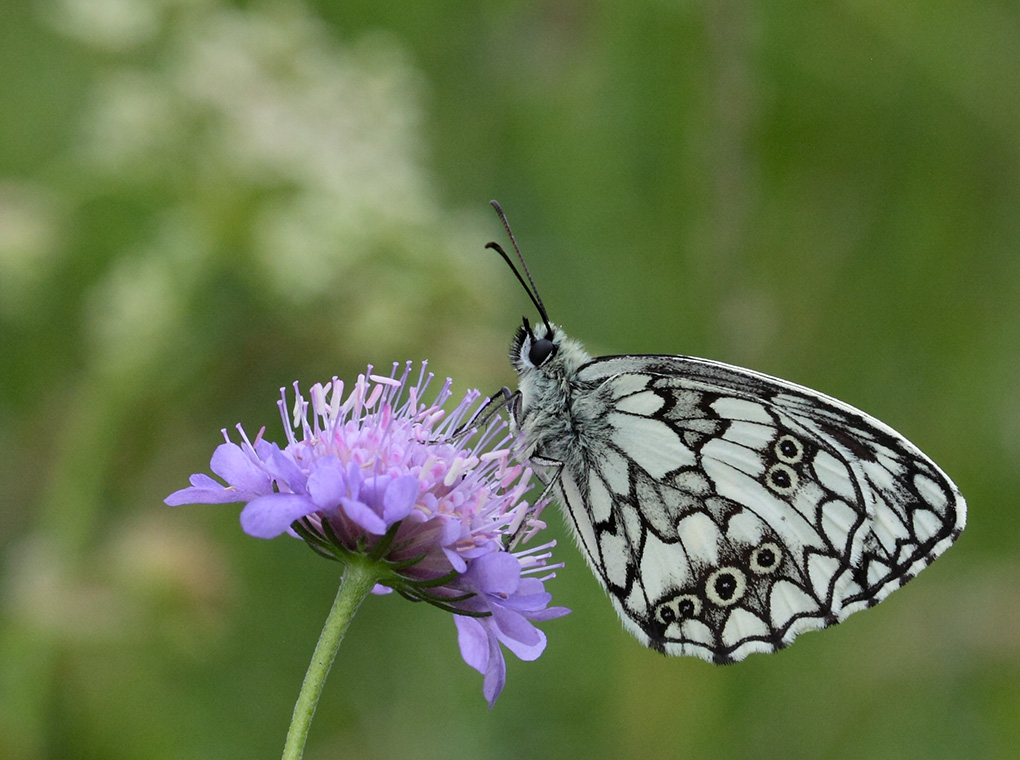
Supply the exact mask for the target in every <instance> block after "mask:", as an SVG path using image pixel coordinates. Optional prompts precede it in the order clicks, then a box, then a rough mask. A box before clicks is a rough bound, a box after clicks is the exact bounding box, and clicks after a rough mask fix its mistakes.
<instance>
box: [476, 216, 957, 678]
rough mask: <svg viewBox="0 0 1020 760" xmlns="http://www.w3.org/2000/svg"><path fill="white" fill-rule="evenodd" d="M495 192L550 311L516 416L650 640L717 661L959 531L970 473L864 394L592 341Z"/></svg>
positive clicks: (537, 333)
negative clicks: (590, 344) (547, 293)
mask: <svg viewBox="0 0 1020 760" xmlns="http://www.w3.org/2000/svg"><path fill="white" fill-rule="evenodd" d="M492 206H493V207H494V208H495V209H496V212H497V213H498V214H499V217H500V220H501V221H502V223H503V226H504V228H505V229H506V232H507V234H508V236H509V237H510V241H511V243H512V244H513V247H514V250H515V251H516V253H517V259H518V261H519V262H520V265H521V269H520V271H519V270H518V268H517V267H515V266H514V263H513V261H511V259H510V257H509V256H508V255H507V254H506V253H505V252H504V251H503V249H502V248H501V247H500V246H499V245H498V244H497V243H489V244H488V245H487V246H486V247H487V248H491V249H493V250H495V251H496V252H498V253H499V254H500V255H501V256H502V257H503V259H504V261H505V262H506V263H507V264H508V265H509V266H510V268H511V270H513V272H514V274H515V275H516V277H517V279H518V281H519V282H520V284H521V285H522V286H523V287H524V289H525V290H526V291H527V292H528V295H529V297H530V299H531V301H532V303H533V304H534V306H535V307H536V308H537V310H538V312H539V315H540V316H541V323H540V324H536V325H534V326H532V325H531V324H530V323H529V322H528V319H527V318H526V317H525V318H524V320H523V324H522V325H521V327H519V328H518V329H517V332H516V335H515V336H514V339H513V343H512V345H511V348H510V361H511V363H512V365H513V368H514V369H515V370H516V372H517V375H518V381H519V386H518V390H517V392H516V393H514V394H509V393H508V397H507V404H508V407H509V410H510V416H511V420H512V426H513V428H514V429H515V431H516V433H517V435H518V437H519V439H520V442H521V449H522V454H523V455H524V456H526V457H527V458H529V459H530V461H531V462H533V463H534V464H536V465H538V468H539V469H540V470H543V471H544V474H543V473H540V477H542V479H543V480H544V482H546V484H547V486H548V487H549V488H550V489H551V491H552V493H553V494H554V496H555V497H556V499H557V501H559V503H560V505H561V506H562V507H563V512H564V514H565V516H566V518H567V521H568V522H569V524H570V526H571V528H572V529H573V533H574V537H575V538H576V541H577V544H578V546H579V547H580V549H581V551H582V553H583V554H584V556H585V558H586V560H587V561H588V565H589V566H590V567H591V569H592V571H593V572H594V574H595V577H596V578H597V579H598V580H599V582H600V583H601V584H602V586H603V587H604V588H605V590H606V591H607V592H608V594H609V597H610V599H611V600H612V603H613V606H614V607H615V608H616V611H617V613H619V616H620V619H621V620H622V621H623V625H624V627H625V628H626V629H627V630H629V631H630V632H631V633H632V634H633V635H634V636H636V637H637V639H638V640H639V641H641V643H642V644H644V645H645V646H648V647H651V648H653V649H656V650H658V651H660V652H663V653H665V654H669V655H693V656H695V657H700V658H702V659H705V660H708V661H710V662H715V663H729V662H735V661H738V660H742V659H744V657H746V656H747V655H748V654H751V653H753V652H773V651H775V650H777V649H780V648H782V647H785V646H787V645H788V644H790V642H792V641H793V639H794V638H795V637H796V636H798V635H799V634H801V633H804V632H805V631H811V630H817V629H821V628H825V627H827V626H829V625H832V624H834V623H838V622H841V621H843V620H845V619H846V618H847V617H848V616H849V615H851V614H852V613H854V612H857V611H858V610H861V609H865V608H867V607H871V606H874V605H875V604H877V603H878V602H880V601H882V600H883V599H884V598H885V597H886V596H888V595H889V594H890V593H892V592H893V591H895V590H896V589H898V588H899V587H900V586H902V585H903V584H904V583H906V582H907V581H908V580H910V579H911V578H913V577H914V576H915V575H917V574H918V573H919V572H920V571H921V570H923V569H924V568H926V567H927V566H928V565H929V564H930V563H931V562H932V561H933V560H934V559H935V558H936V557H938V556H939V555H940V554H941V553H942V552H943V551H945V550H946V549H947V548H948V547H949V546H950V545H951V544H952V543H953V542H954V541H955V540H956V538H957V536H959V535H960V533H961V531H962V530H963V528H964V525H965V523H966V504H965V502H964V499H963V497H962V496H961V494H960V492H959V490H958V489H957V487H956V486H955V485H954V484H953V482H952V481H951V480H950V479H949V478H948V477H947V476H946V474H945V473H944V472H943V471H942V470H941V469H939V467H938V466H937V465H936V464H935V463H934V462H932V461H931V459H929V458H928V457H927V456H925V455H924V454H923V453H922V452H921V451H920V450H919V449H918V448H917V447H916V446H914V445H913V444H912V443H910V442H909V441H908V440H907V439H906V438H904V437H903V436H902V435H900V434H899V433H897V432H896V431H895V430H893V429H892V428H890V427H888V426H887V425H885V424H883V423H882V422H880V421H878V420H877V419H875V418H874V417H871V416H869V415H867V414H865V413H864V412H862V411H860V410H858V409H855V408H854V407H852V406H850V405H849V404H845V403H843V402H841V401H837V400H836V399H834V398H831V397H829V396H826V395H824V394H822V393H818V392H817V391H813V390H810V389H809V388H805V387H803V386H800V385H796V384H794V383H791V382H787V381H785V380H780V379H778V378H775V377H770V376H769V375H765V374H761V373H759V372H754V371H752V370H747V369H741V368H739V367H735V366H731V365H728V364H723V363H721V362H716V361H710V360H708V359H697V358H693V357H689V356H670V355H662V356H639V355H621V356H602V357H598V358H594V359H593V358H592V357H591V356H589V355H588V354H587V353H586V352H585V350H584V348H583V347H582V346H581V344H580V343H578V342H577V341H575V340H572V339H571V338H568V337H567V336H566V335H565V334H564V332H563V331H562V329H561V328H560V327H559V326H557V325H555V324H553V323H552V322H550V321H549V317H548V313H547V312H546V309H545V306H544V304H543V303H542V300H541V298H540V297H539V294H538V290H537V288H536V287H535V283H534V280H533V279H532V277H531V274H530V272H529V271H528V268H527V264H526V263H525V261H524V257H523V256H522V255H521V252H520V248H518V246H517V241H516V240H515V239H514V236H513V233H512V232H511V230H510V226H509V224H508V223H507V221H506V216H505V215H504V214H503V211H502V209H501V208H500V206H499V204H498V203H497V202H496V201H493V202H492ZM521 271H523V272H524V275H526V276H527V281H525V278H524V276H522V274H521ZM529 285H530V287H529Z"/></svg>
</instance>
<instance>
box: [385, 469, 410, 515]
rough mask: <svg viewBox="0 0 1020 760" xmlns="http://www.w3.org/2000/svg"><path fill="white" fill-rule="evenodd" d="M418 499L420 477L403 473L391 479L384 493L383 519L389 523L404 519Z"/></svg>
mask: <svg viewBox="0 0 1020 760" xmlns="http://www.w3.org/2000/svg"><path fill="white" fill-rule="evenodd" d="M417 499H418V478H416V477H415V476H414V475H402V476H401V477H399V478H395V479H394V480H391V481H390V482H389V484H388V485H387V486H386V490H385V492H384V493H383V520H385V521H386V524H387V525H392V524H393V523H395V522H398V521H400V520H403V519H404V518H405V517H407V516H408V515H409V514H411V510H412V509H414V503H415V501H416V500H417Z"/></svg>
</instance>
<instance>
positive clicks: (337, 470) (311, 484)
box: [308, 459, 348, 512]
mask: <svg viewBox="0 0 1020 760" xmlns="http://www.w3.org/2000/svg"><path fill="white" fill-rule="evenodd" d="M308 495H309V496H311V497H312V501H314V502H315V503H316V504H317V505H318V506H319V509H322V510H324V511H327V512H336V509H337V507H338V506H339V505H340V500H341V499H343V498H346V497H347V496H348V491H347V473H346V472H344V468H343V466H342V465H341V464H340V462H339V461H337V460H328V459H327V460H319V462H318V463H317V466H316V467H315V468H313V470H312V474H311V475H309V476H308Z"/></svg>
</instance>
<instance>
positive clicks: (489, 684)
mask: <svg viewBox="0 0 1020 760" xmlns="http://www.w3.org/2000/svg"><path fill="white" fill-rule="evenodd" d="M490 655H491V656H490V657H489V666H488V668H486V670H485V678H484V679H483V680H482V696H484V697H485V699H486V701H487V702H488V703H489V709H490V710H491V709H492V706H493V705H494V704H496V698H497V697H498V696H499V695H500V693H501V692H502V691H503V687H504V686H505V685H506V660H504V659H503V650H501V649H500V648H499V645H498V644H496V643H495V642H493V644H492V649H491V652H490Z"/></svg>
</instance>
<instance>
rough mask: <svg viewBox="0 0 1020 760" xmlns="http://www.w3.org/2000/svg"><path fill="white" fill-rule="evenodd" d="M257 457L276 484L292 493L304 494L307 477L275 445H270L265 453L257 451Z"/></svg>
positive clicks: (284, 452)
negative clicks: (284, 486) (260, 459)
mask: <svg viewBox="0 0 1020 760" xmlns="http://www.w3.org/2000/svg"><path fill="white" fill-rule="evenodd" d="M259 456H261V457H262V461H263V462H265V464H266V467H267V468H268V470H269V472H271V473H272V477H273V479H274V480H275V481H276V482H277V483H280V484H285V485H286V486H287V487H288V488H289V489H290V490H291V491H293V492H294V493H300V494H303V493H305V492H306V483H307V480H308V476H307V475H306V474H305V473H304V472H303V471H302V470H301V468H300V467H299V466H298V464H297V463H296V462H295V461H294V460H293V459H291V457H290V455H289V454H288V453H287V452H286V451H283V450H282V449H280V447H279V446H277V445H276V444H275V443H270V444H269V446H268V448H266V450H265V451H262V450H260V451H259Z"/></svg>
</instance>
